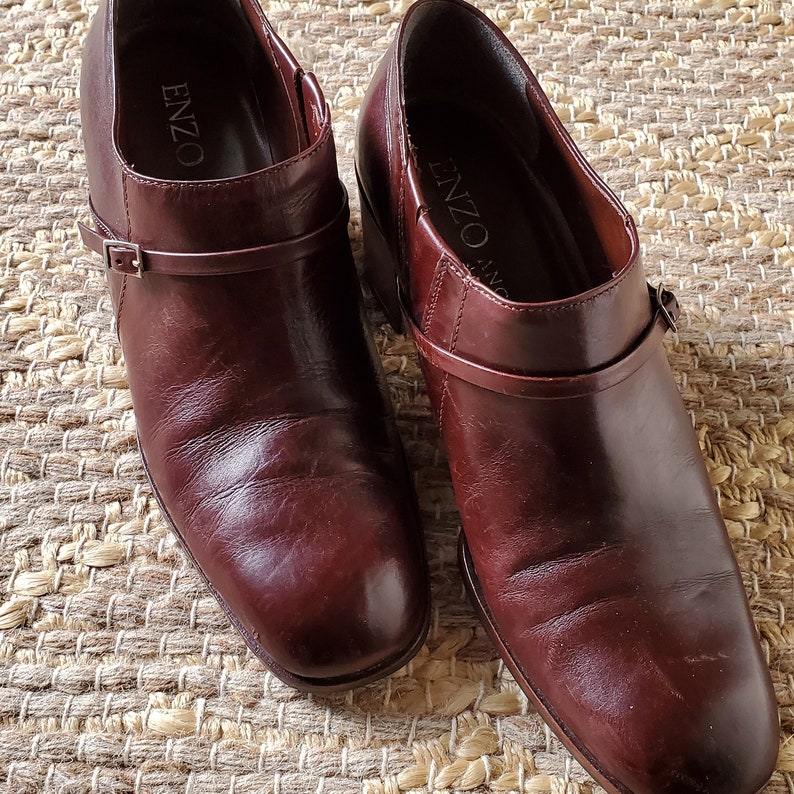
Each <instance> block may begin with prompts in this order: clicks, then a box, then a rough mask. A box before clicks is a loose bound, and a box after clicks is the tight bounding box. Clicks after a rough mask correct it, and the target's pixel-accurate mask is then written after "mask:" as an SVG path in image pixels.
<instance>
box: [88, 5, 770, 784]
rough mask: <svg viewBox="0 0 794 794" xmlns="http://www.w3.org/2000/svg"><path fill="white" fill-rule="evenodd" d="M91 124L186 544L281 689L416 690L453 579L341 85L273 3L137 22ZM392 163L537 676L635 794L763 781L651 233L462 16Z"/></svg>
mask: <svg viewBox="0 0 794 794" xmlns="http://www.w3.org/2000/svg"><path fill="white" fill-rule="evenodd" d="M188 8H189V10H188ZM82 103H83V118H84V137H85V145H86V155H87V164H88V169H89V181H90V185H91V201H92V210H93V213H94V220H95V223H96V227H97V230H98V231H93V230H90V229H87V228H85V227H83V228H82V233H83V237H84V239H85V241H86V243H87V244H88V245H89V246H91V247H92V248H94V249H95V250H97V251H99V252H101V253H102V255H103V257H104V262H105V266H106V269H107V274H108V280H109V283H110V289H111V293H112V296H113V303H114V308H115V312H116V317H117V325H118V332H119V337H120V340H121V344H122V348H123V350H124V355H125V359H126V362H127V368H128V376H129V382H130V389H131V391H132V396H133V403H134V406H135V412H136V417H137V422H138V433H139V440H140V447H141V452H142V455H143V458H144V462H145V465H146V468H147V472H148V474H149V477H150V479H151V481H152V486H153V488H154V490H155V493H156V495H157V498H158V501H159V502H160V504H161V506H162V507H163V510H164V512H165V514H166V515H167V516H168V517H169V519H170V521H171V523H172V525H173V527H174V531H175V532H176V534H177V536H178V537H179V538H180V539H181V541H182V543H183V544H184V546H185V548H186V550H187V551H188V554H189V555H190V556H191V558H192V559H193V560H194V562H195V563H196V565H197V567H198V568H199V570H200V571H201V572H202V574H203V575H204V577H205V578H206V579H207V582H208V585H209V587H210V588H211V589H212V591H213V593H214V594H215V595H216V597H217V598H218V600H219V601H220V603H221V605H222V606H223V607H224V609H226V611H227V612H228V613H229V616H230V619H231V620H232V622H233V623H234V624H235V626H236V627H237V628H238V629H239V630H240V632H241V633H242V634H243V636H244V637H245V639H246V641H247V642H248V644H249V646H250V647H251V648H252V650H253V651H254V652H255V653H256V654H257V655H258V656H259V657H260V658H261V659H262V660H263V662H264V663H265V664H266V665H267V666H268V667H269V668H270V669H271V670H273V672H274V673H275V674H276V675H278V676H279V677H280V678H282V679H283V680H285V681H287V682H288V683H290V684H292V685H294V686H297V687H299V688H302V689H305V690H309V691H319V692H323V691H329V690H333V689H339V688H344V687H349V686H353V685H357V684H361V683H365V682H367V681H371V680H373V679H375V678H378V677H381V676H383V675H386V674H388V673H389V672H391V671H393V670H395V669H397V668H398V667H400V666H401V665H403V664H404V663H405V662H407V661H408V659H410V658H411V656H412V655H413V653H415V651H416V650H417V649H418V647H419V646H420V645H421V643H422V642H423V640H424V636H425V633H426V630H427V623H428V614H429V611H428V609H429V599H428V585H427V580H428V577H427V570H426V564H425V559H424V549H423V543H422V535H421V529H420V526H419V522H418V518H417V511H416V506H415V498H414V495H413V492H412V489H411V485H410V479H409V476H408V473H407V471H406V466H405V461H404V457H403V454H402V450H401V446H400V442H399V439H398V436H397V433H396V430H395V425H394V421H393V417H392V413H391V407H390V404H389V400H388V396H387V392H386V387H385V383H384V378H383V372H382V370H381V368H380V364H379V362H378V359H377V356H376V354H375V353H374V350H373V345H372V340H371V336H370V332H369V330H368V327H367V323H366V320H365V319H364V316H363V313H362V308H361V299H360V291H359V286H358V282H357V277H356V273H355V268H354V265H353V261H352V257H351V253H350V246H349V242H348V239H347V219H348V204H347V196H346V193H345V191H344V188H343V187H342V186H341V185H340V183H339V179H338V175H337V168H336V161H335V155H334V144H333V136H332V133H331V122H330V114H329V111H328V108H327V105H326V103H325V101H324V99H323V97H322V93H321V92H320V89H319V87H318V85H317V82H316V80H315V78H314V77H313V75H311V74H307V73H305V72H304V71H303V70H302V69H301V68H300V67H299V65H298V64H297V63H296V61H295V60H294V58H293V57H292V55H291V54H290V53H289V51H288V50H287V48H286V47H285V45H284V44H283V42H282V41H281V40H280V39H279V38H278V36H276V34H275V33H274V31H273V30H272V28H271V27H270V25H269V24H268V22H267V20H266V19H265V18H264V16H263V15H262V13H261V10H260V8H259V6H258V4H257V3H256V2H254V0H222V1H219V0H194V1H193V2H191V3H190V6H189V7H188V6H186V5H185V4H184V3H182V2H179V1H178V0H158V2H157V3H155V2H144V3H141V2H140V0H105V2H104V3H103V5H102V7H101V10H100V12H99V14H98V16H97V18H96V20H95V21H94V24H93V27H92V30H91V33H90V35H89V38H88V41H87V43H86V52H85V61H84V66H83V81H82ZM357 174H358V179H359V187H360V193H361V201H362V207H363V210H362V212H363V223H364V234H365V239H364V242H365V252H366V253H365V271H366V274H367V276H368V279H369V281H370V283H371V285H372V287H373V290H374V291H375V292H376V294H377V295H378V297H379V298H380V300H381V302H382V303H383V306H384V308H385V309H386V311H387V314H388V315H389V316H390V318H391V320H392V322H393V323H394V325H395V326H396V327H398V328H404V329H405V330H406V331H407V332H408V333H409V334H410V335H411V336H412V338H413V339H414V341H415V342H416V345H417V348H418V350H419V353H420V357H421V361H422V366H423V371H424V374H425V378H426V380H427V385H428V390H429V393H430V397H431V401H432V404H433V406H434V409H435V411H436V414H437V416H438V421H439V424H440V426H441V431H442V436H443V441H444V444H445V446H446V449H447V453H448V458H449V460H450V466H451V470H452V477H453V483H454V486H455V491H456V495H457V498H458V504H459V506H460V511H461V516H462V522H463V532H462V533H461V536H460V544H459V549H460V561H461V570H462V573H463V576H464V579H465V581H466V583H467V586H468V588H469V591H470V594H471V596H472V600H473V602H474V604H475V606H476V607H477V609H478V611H479V613H480V616H481V618H482V620H483V623H484V624H485V626H486V628H487V630H488V631H489V632H490V634H491V636H492V637H493V639H494V642H495V643H496V645H497V647H498V648H499V650H500V652H501V653H502V655H503V656H504V658H505V661H506V662H507V664H508V666H509V667H510V669H511V671H512V672H513V674H514V676H515V677H516V680H517V681H518V683H519V684H520V685H521V687H522V689H523V690H524V691H525V692H526V694H527V695H528V697H529V698H530V700H531V701H532V702H533V704H534V705H535V706H536V707H537V708H538V710H539V711H540V713H541V714H542V715H543V716H544V718H545V719H546V720H547V722H548V723H549V724H550V725H551V726H552V727H553V728H554V730H555V731H556V732H557V733H558V735H559V736H560V738H561V739H562V740H563V741H564V742H565V744H566V745H567V746H568V747H569V748H570V749H571V751H572V752H573V753H574V755H575V756H576V757H577V758H578V759H579V760H580V761H581V762H582V764H583V765H584V766H585V768H586V769H587V770H588V771H589V772H590V773H591V774H592V775H593V776H594V777H595V778H596V779H597V780H598V781H599V782H600V783H601V784H602V785H603V786H604V787H605V788H606V789H607V791H609V792H612V794H615V793H616V792H621V794H625V793H626V792H634V793H635V794H649V793H651V792H669V794H674V793H675V794H684V793H685V792H708V793H709V794H753V792H756V791H758V790H760V788H761V787H762V786H763V785H764V783H765V782H766V780H767V779H768V777H769V776H770V774H771V772H772V769H773V766H774V761H775V756H776V752H777V734H778V722H777V711H776V707H775V701H774V696H773V693H772V689H771V682H770V680H769V675H768V672H767V669H766V665H765V664H764V660H763V658H762V656H761V653H760V649H759V647H758V642H757V638H756V635H755V631H754V627H753V624H752V620H751V617H750V613H749V609H748V606H747V602H746V598H745V594H744V590H743V587H742V582H741V578H740V576H739V572H738V569H737V566H736V562H735V560H734V558H733V555H732V553H731V549H730V545H729V543H728V540H727V536H726V533H725V529H724V525H723V523H722V520H721V518H720V515H719V510H718V508H717V505H716V502H715V499H714V495H713V491H712V488H711V485H710V483H709V480H708V477H707V475H706V470H705V466H704V464H703V461H702V458H701V454H700V450H699V448H698V443H697V439H696V437H695V435H694V433H693V430H692V427H691V425H690V422H689V420H688V417H687V414H686V412H685V411H684V408H683V405H682V403H681V399H680V396H679V394H678V391H677V389H676V387H675V383H674V380H673V378H672V375H671V373H670V370H669V367H668V365H667V362H666V359H665V356H664V352H663V349H662V347H661V338H662V336H663V335H664V333H665V332H666V331H667V330H669V329H671V328H674V327H675V321H676V318H677V316H678V311H679V310H678V305H677V303H676V300H675V298H674V297H673V295H672V294H671V293H670V292H668V291H667V290H665V289H664V288H662V287H653V288H651V287H649V286H648V285H647V284H646V281H645V277H644V274H643V270H642V266H641V264H640V262H639V256H638V252H639V244H638V240H637V234H636V230H635V227H634V224H633V222H632V220H631V218H630V216H629V215H628V213H627V212H626V210H625V209H624V208H623V207H622V205H621V204H620V202H619V201H618V200H617V198H616V197H615V196H614V195H613V194H612V193H611V192H610V190H609V189H608V188H607V187H606V185H605V184H604V183H603V182H602V181H601V179H599V177H598V176H597V175H596V174H595V173H594V172H593V170H592V169H591V168H590V166H589V165H588V164H587V163H586V161H585V160H584V159H583V157H582V155H581V154H580V152H579V151H578V149H577V148H576V146H575V144H574V143H573V141H572V140H571V138H570V136H569V135H568V134H567V132H566V130H565V128H564V127H563V125H562V124H561V122H560V121H559V119H558V118H557V117H556V115H555V114H554V112H553V110H552V108H551V106H550V104H549V102H548V100H547V98H546V97H545V95H544V94H543V92H542V90H541V89H540V86H539V85H538V83H537V80H536V79H535V77H534V76H533V75H532V73H531V72H530V71H529V69H528V67H527V66H526V64H525V63H524V61H523V60H522V59H521V57H520V56H519V54H518V53H517V52H516V51H515V49H514V48H513V47H512V45H510V43H509V42H508V40H507V39H506V38H505V37H504V36H503V34H502V33H501V32H500V31H499V30H498V28H496V27H495V26H494V25H493V24H492V23H491V22H490V21H488V19H487V18H486V17H485V16H484V15H482V14H481V13H480V12H478V11H477V10H476V9H474V8H473V7H472V6H470V5H468V4H467V3H465V2H463V0H420V1H419V2H417V3H416V4H415V5H414V6H412V8H411V9H410V10H409V11H408V13H407V14H406V16H405V18H404V20H403V22H402V25H401V26H400V29H399V32H398V34H397V37H396V39H395V41H394V43H393V45H392V47H391V49H390V51H389V53H388V54H387V56H386V57H385V58H384V60H383V62H382V63H381V65H380V67H379V69H378V71H377V73H376V75H375V77H374V78H373V81H372V84H371V86H370V88H369V91H368V93H367V96H366V98H365V102H364V105H363V107H362V110H361V116H360V121H359V133H358V146H357Z"/></svg>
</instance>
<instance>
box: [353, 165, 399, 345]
mask: <svg viewBox="0 0 794 794" xmlns="http://www.w3.org/2000/svg"><path fill="white" fill-rule="evenodd" d="M358 194H359V196H360V198H361V227H362V230H363V234H364V268H363V270H364V278H365V279H366V280H367V283H368V284H369V287H370V289H371V290H372V292H373V294H374V295H375V297H376V298H377V300H378V303H379V304H380V307H381V309H382V310H383V313H384V314H385V315H386V320H387V321H388V322H389V325H391V327H392V328H394V330H395V331H397V333H400V334H401V333H403V316H402V309H401V307H400V297H399V293H398V288H397V267H396V264H395V261H394V256H393V255H392V252H391V251H390V249H389V245H388V243H387V242H386V238H385V237H384V236H383V232H381V230H380V227H379V226H378V224H377V222H376V221H375V218H374V217H373V215H372V210H371V209H370V206H369V202H368V201H367V196H366V194H365V193H364V190H363V188H362V187H361V181H360V180H358Z"/></svg>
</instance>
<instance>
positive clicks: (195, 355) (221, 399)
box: [82, 0, 428, 690]
mask: <svg viewBox="0 0 794 794" xmlns="http://www.w3.org/2000/svg"><path fill="white" fill-rule="evenodd" d="M130 3H132V4H133V5H135V0H104V2H103V3H102V4H101V6H100V9H99V12H98V14H97V16H96V18H95V20H94V22H93V25H92V28H91V31H90V34H89V36H88V39H87V41H86V47H85V56H84V63H83V78H82V113H83V126H84V139H85V147H86V160H87V166H88V172H89V183H90V192H91V202H92V207H93V210H94V212H95V221H96V223H97V227H98V229H99V231H100V233H101V234H102V235H106V236H107V237H109V238H112V239H118V240H122V241H124V240H132V241H134V242H136V243H138V244H140V245H141V246H142V247H143V248H144V249H150V250H152V251H159V252H168V254H169V256H170V260H168V258H167V261H166V263H167V262H168V261H174V257H173V256H171V255H173V254H180V253H182V254H185V253H199V252H204V253H212V252H219V253H221V252H229V251H235V250H245V249H250V248H255V247H261V246H268V245H275V246H276V247H278V244H280V243H283V242H284V241H292V240H294V239H295V238H298V237H300V236H301V235H310V234H312V233H313V232H314V231H315V230H317V229H318V228H322V227H324V226H326V225H328V224H333V223H336V232H335V233H333V234H330V235H329V236H326V237H325V238H323V240H324V244H323V245H322V246H321V247H320V248H319V249H318V247H317V246H314V247H313V249H311V250H309V251H308V252H305V253H303V254H301V253H300V250H299V249H295V248H294V246H293V248H292V249H291V252H292V253H291V255H290V256H284V257H282V258H283V259H284V261H279V262H270V261H268V260H267V256H266V253H267V252H265V254H263V264H262V269H253V270H252V271H250V272H243V273H241V272H236V271H235V268H234V257H231V261H230V263H229V268H228V271H223V268H221V271H222V272H220V273H219V274H217V275H168V274H165V273H162V272H146V271H145V272H144V273H143V277H142V278H140V279H138V278H136V277H134V276H132V275H123V274H121V273H119V272H108V279H109V285H110V290H111V294H112V297H113V304H114V308H115V311H116V317H117V327H118V333H119V337H120V340H121V345H122V348H123V351H124V357H125V361H126V365H127V371H128V378H129V384H130V389H131V392H132V398H133V404H134V409H135V415H136V420H137V426H138V435H139V440H140V447H141V452H142V454H143V457H144V460H145V463H146V466H147V469H148V472H149V475H150V478H151V480H152V483H153V485H154V487H155V489H156V493H157V495H158V498H159V500H160V502H161V504H162V506H163V507H164V509H165V510H166V512H167V514H168V516H169V517H170V519H171V521H172V523H173V525H174V527H175V529H176V530H177V533H178V535H179V536H180V538H181V539H182V541H183V542H184V544H185V546H186V548H187V550H188V552H189V554H190V555H191V557H192V558H193V559H194V560H195V562H196V563H197V565H198V567H199V568H200V570H201V572H202V573H203V574H204V576H205V577H206V578H207V580H208V582H209V584H210V586H211V587H212V589H213V591H214V592H215V593H216V595H217V596H218V598H219V600H220V601H221V604H222V605H223V606H224V607H225V608H226V609H227V611H228V612H229V613H230V615H231V616H232V619H233V621H234V622H235V624H236V626H237V627H238V628H239V629H240V631H241V632H242V633H243V635H244V636H245V638H246V640H247V641H248V643H249V645H250V646H251V647H252V649H253V650H254V651H255V652H256V653H257V654H258V655H259V656H260V657H261V658H262V659H263V661H265V663H266V664H267V665H268V666H269V667H270V668H271V669H272V670H273V671H274V672H275V673H276V674H277V675H279V676H280V677H281V678H283V679H284V680H286V681H288V682H289V683H291V684H294V685H295V686H298V687H301V688H304V689H313V688H314V689H319V690H322V689H324V688H329V687H333V686H340V687H341V686H344V685H350V684H354V683H357V682H361V681H363V680H367V679H368V678H372V677H377V676H378V675H380V674H382V673H385V672H388V671H389V669H391V668H393V667H394V666H395V665H397V666H399V664H401V663H404V662H405V661H407V658H406V655H408V656H410V654H411V653H412V652H413V651H415V650H416V647H417V644H418V643H421V639H422V637H423V631H424V629H425V627H426V624H427V617H428V585H427V575H426V569H425V562H424V551H423V547H422V537H421V529H420V527H419V524H418V519H417V511H416V508H415V499H414V496H413V492H412V489H411V484H410V481H409V477H408V474H407V471H406V467H405V462H404V458H403V454H402V448H401V445H400V441H399V439H398V436H397V433H396V429H395V425H394V421H393V417H392V413H391V406H390V404H389V400H388V394H387V391H386V386H385V382H384V376H383V372H382V369H381V366H380V363H379V361H378V358H377V354H376V352H375V351H374V346H373V344H372V340H371V336H370V332H369V330H368V328H367V325H366V321H365V319H364V316H363V313H362V306H361V301H360V288H359V284H358V281H357V276H356V272H355V268H354V264H353V261H352V257H351V252H350V245H349V241H348V238H347V234H346V217H347V215H346V205H347V196H346V195H345V193H344V190H343V188H342V187H341V186H340V183H339V179H338V175H337V167H336V159H335V150H334V140H333V135H332V131H331V119H330V113H329V110H328V107H327V105H326V103H325V101H324V99H323V97H322V94H321V92H320V89H319V87H318V85H317V82H316V80H315V79H314V77H313V76H312V75H311V74H306V73H304V72H303V70H302V69H301V68H300V67H299V66H298V64H297V63H296V62H295V60H294V59H293V57H292V56H291V54H290V53H289V52H288V50H287V49H286V47H285V46H284V44H283V42H281V41H280V39H279V38H278V37H277V36H276V35H275V33H274V32H273V30H272V29H271V28H270V26H269V24H268V22H267V21H266V19H265V18H264V16H263V15H262V12H261V9H260V8H259V5H258V4H257V3H255V2H251V0H242V2H241V3H240V4H238V5H239V6H240V8H238V9H237V10H236V11H234V10H233V11H232V13H233V14H236V15H237V17H239V18H238V19H237V22H236V23H235V24H243V25H246V26H247V27H248V28H249V32H248V34H247V35H248V36H250V38H251V39H252V41H254V42H255V46H256V47H257V48H259V52H258V53H257V55H256V57H257V58H258V59H260V61H261V62H262V64H264V66H262V67H257V68H265V67H267V68H269V69H270V70H271V71H270V78H269V79H270V80H271V82H273V80H275V81H276V87H275V88H273V87H272V86H271V89H270V90H271V92H272V91H277V92H280V99H279V101H278V102H277V103H275V104H274V105H273V106H272V107H270V108H266V109H265V111H266V116H265V118H266V122H267V124H268V130H269V131H270V134H271V135H275V136H276V138H278V139H280V140H289V141H291V143H290V146H291V147H292V151H291V154H289V156H288V157H286V159H281V160H276V161H275V162H273V163H272V164H271V165H268V166H266V167H263V168H260V169H259V170H256V171H251V172H243V173H238V174H235V175H233V176H229V177H226V178H215V179H197V180H189V179H180V180H175V179H165V178H157V177H153V176H152V175H151V174H148V173H147V174H144V173H140V172H139V171H137V170H136V169H135V166H134V164H131V163H129V162H127V160H126V159H125V157H124V155H123V154H122V150H123V146H122V143H121V141H123V139H124V130H125V125H127V124H134V125H137V126H136V129H137V128H139V127H140V125H141V123H142V122H141V119H140V118H139V117H138V115H137V114H138V110H137V109H129V108H127V107H125V106H124V104H123V103H122V102H121V100H120V96H121V93H122V92H120V90H119V88H118V83H119V80H120V78H119V70H120V69H121V68H123V66H124V61H123V59H120V56H119V52H118V50H119V44H118V42H121V41H124V40H126V39H127V37H128V34H129V33H130V32H129V31H126V30H124V29H123V24H122V23H123V22H124V21H125V19H126V18H127V17H125V15H124V9H123V8H121V9H120V6H125V4H126V5H127V6H129V4H130ZM169 5H170V6H171V12H170V13H172V14H177V15H180V14H181V15H182V17H183V21H184V23H185V29H188V30H189V29H190V25H191V24H193V23H194V22H196V19H195V17H197V16H201V14H202V13H205V10H206V8H207V6H206V4H204V5H203V6H202V4H201V3H196V4H192V5H191V6H190V9H192V10H188V9H187V8H186V7H184V4H182V6H180V4H179V3H176V2H171V0H169V1H168V2H165V1H163V2H159V3H155V4H148V5H147V9H148V10H147V13H148V14H151V15H152V17H151V18H156V16H157V14H159V13H160V11H161V9H167V8H168V7H169ZM227 5H229V6H230V8H232V9H234V6H235V4H234V3H228V4H227ZM140 7H141V8H143V7H144V6H143V5H141V6H140ZM202 9H204V10H202ZM119 14H120V15H121V16H118V15H119ZM241 14H244V17H241V16H240V15H241ZM146 19H147V17H146V14H144V16H143V20H141V19H139V20H137V22H138V27H137V28H136V30H135V35H136V36H138V37H139V38H140V37H141V36H144V37H145V35H146ZM120 64H121V65H120ZM156 77H157V75H155V78H156ZM227 77H228V79H229V80H231V79H232V76H231V75H228V76H227ZM257 79H258V78H257ZM263 79H264V78H263ZM171 81H172V82H173V78H171ZM175 91H176V90H175V89H174V90H172V91H171V94H173V93H174V92H175ZM212 110H213V108H212V107H205V108H204V111H205V113H209V112H211V111H212ZM220 110H222V108H219V112H220ZM169 112H172V111H169ZM267 113H269V114H270V115H269V116H268V115H267ZM133 117H134V118H133ZM166 121H167V117H166ZM199 121H200V122H201V117H200V116H199ZM149 123H150V124H151V125H156V124H161V123H162V119H159V118H156V117H152V118H150V119H149ZM181 123H182V124H183V126H184V122H181ZM245 134H246V135H247V134H248V133H245ZM242 135H243V133H241V136H242ZM220 144H221V145H223V141H222V140H221V142H220ZM245 145H249V144H248V143H245ZM262 145H263V146H265V144H264V143H263V144H262ZM279 146H281V148H282V149H283V148H284V146H283V145H281V144H279V143H278V142H276V143H274V144H272V145H271V144H267V147H269V150H273V151H277V149H278V147H279ZM140 154H141V153H140V152H139V153H138V155H139V156H140ZM221 154H223V152H221ZM254 154H256V152H254ZM165 156H166V155H164V154H163V153H161V152H154V153H152V157H150V158H148V159H149V161H151V162H155V163H156V162H158V158H161V157H165ZM252 156H253V155H252ZM196 159H198V158H196ZM339 218H341V222H339V221H338V219H339ZM334 219H337V221H334ZM267 250H269V249H267ZM296 250H298V251H299V255H298V256H297V258H296V256H295V251H296ZM211 259H212V258H211V257H210V260H211ZM194 264H195V263H194ZM210 264H211V262H210Z"/></svg>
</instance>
